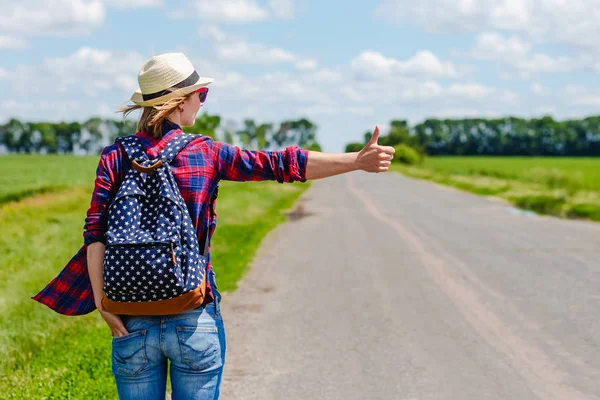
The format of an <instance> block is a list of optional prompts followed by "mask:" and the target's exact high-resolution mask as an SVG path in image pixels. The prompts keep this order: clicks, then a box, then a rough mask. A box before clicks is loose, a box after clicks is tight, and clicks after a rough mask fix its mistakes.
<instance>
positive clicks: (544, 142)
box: [346, 116, 600, 156]
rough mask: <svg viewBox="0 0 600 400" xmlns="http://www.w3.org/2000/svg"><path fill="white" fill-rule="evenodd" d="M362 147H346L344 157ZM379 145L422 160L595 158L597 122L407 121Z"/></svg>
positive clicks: (599, 145)
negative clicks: (399, 147) (399, 148)
mask: <svg viewBox="0 0 600 400" xmlns="http://www.w3.org/2000/svg"><path fill="white" fill-rule="evenodd" d="M371 134H372V133H371V132H370V131H369V132H366V133H365V134H364V141H363V142H362V143H356V142H355V143H349V144H348V145H347V146H346V151H347V152H352V151H360V149H361V148H362V147H363V146H364V144H366V143H367V142H368V141H369V139H370V138H371ZM378 142H379V144H382V145H386V146H396V145H399V144H404V145H406V146H410V147H412V148H414V149H416V150H417V151H418V152H419V153H421V154H427V155H498V156H500V155H503V156H600V116H593V117H588V118H584V119H579V120H566V121H555V120H554V119H553V118H552V117H549V116H546V117H543V118H533V119H523V118H515V117H507V118H499V119H483V118H471V119H427V120H425V121H423V122H421V123H419V124H417V125H415V126H413V127H410V126H409V125H408V123H407V121H406V120H393V121H391V122H390V131H389V134H388V135H387V136H380V139H379V141H378Z"/></svg>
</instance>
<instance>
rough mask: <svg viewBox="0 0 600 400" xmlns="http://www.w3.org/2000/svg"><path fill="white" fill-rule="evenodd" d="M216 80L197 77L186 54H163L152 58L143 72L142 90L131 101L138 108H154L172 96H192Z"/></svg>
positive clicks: (140, 81)
mask: <svg viewBox="0 0 600 400" xmlns="http://www.w3.org/2000/svg"><path fill="white" fill-rule="evenodd" d="M213 80H214V79H212V78H207V77H203V76H198V73H197V72H196V70H195V69H194V67H193V65H192V63H191V62H190V60H188V58H187V57H186V56H185V55H184V54H183V53H166V54H160V55H157V56H154V57H152V58H151V59H150V60H148V61H147V62H146V64H144V66H143V67H142V68H141V69H140V72H139V73H138V83H139V85H140V88H139V89H138V90H136V91H135V93H134V94H133V95H132V96H131V101H133V102H134V103H135V104H137V105H139V106H144V107H147V106H155V105H157V104H161V103H164V102H165V101H167V100H169V99H172V98H173V97H177V96H182V95H186V94H188V93H191V92H193V91H195V90H197V89H198V88H201V87H203V86H206V85H208V84H209V83H211V82H212V81H213ZM172 90H174V91H172Z"/></svg>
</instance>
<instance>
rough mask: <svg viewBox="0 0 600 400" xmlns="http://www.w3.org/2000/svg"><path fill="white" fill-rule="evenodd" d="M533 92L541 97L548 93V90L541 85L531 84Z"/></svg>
mask: <svg viewBox="0 0 600 400" xmlns="http://www.w3.org/2000/svg"><path fill="white" fill-rule="evenodd" d="M531 92H532V93H533V94H537V95H538V96H539V95H542V94H545V93H546V88H544V86H542V85H541V84H540V83H537V82H534V83H532V84H531Z"/></svg>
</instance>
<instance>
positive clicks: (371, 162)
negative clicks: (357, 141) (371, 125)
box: [356, 126, 396, 173]
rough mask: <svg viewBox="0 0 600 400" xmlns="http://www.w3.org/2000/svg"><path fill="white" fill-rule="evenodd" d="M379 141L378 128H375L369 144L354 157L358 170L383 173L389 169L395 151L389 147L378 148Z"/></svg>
mask: <svg viewBox="0 0 600 400" xmlns="http://www.w3.org/2000/svg"><path fill="white" fill-rule="evenodd" d="M378 139H379V126H376V127H375V132H373V136H372V137H371V140H369V143H367V144H366V145H365V147H363V149H362V150H361V151H360V152H359V153H358V155H357V157H356V163H357V165H358V167H359V169H361V170H363V171H366V172H375V173H378V172H385V171H387V170H388V169H389V167H390V164H391V163H392V159H393V158H394V153H395V152H396V150H395V149H394V148H393V147H391V146H380V145H379V144H377V140H378Z"/></svg>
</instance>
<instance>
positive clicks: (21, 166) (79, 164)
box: [0, 154, 100, 205]
mask: <svg viewBox="0 0 600 400" xmlns="http://www.w3.org/2000/svg"><path fill="white" fill-rule="evenodd" d="M99 158H100V157H99V156H75V155H55V154H48V155H40V154H19V155H16V154H15V155H5V156H2V157H0V171H2V174H1V175H0V205H2V204H4V203H8V202H11V201H18V200H21V199H23V198H26V197H29V196H33V195H37V194H42V193H52V192H57V191H61V190H66V189H69V188H72V187H73V186H82V187H87V186H89V185H90V182H92V183H93V182H94V178H95V177H96V167H97V165H98V160H99Z"/></svg>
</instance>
